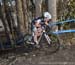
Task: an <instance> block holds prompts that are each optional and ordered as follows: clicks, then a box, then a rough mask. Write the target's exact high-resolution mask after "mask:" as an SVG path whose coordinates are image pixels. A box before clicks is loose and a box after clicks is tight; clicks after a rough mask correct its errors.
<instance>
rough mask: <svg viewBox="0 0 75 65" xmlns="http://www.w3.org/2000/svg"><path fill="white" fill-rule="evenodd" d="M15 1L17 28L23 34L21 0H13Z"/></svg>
mask: <svg viewBox="0 0 75 65" xmlns="http://www.w3.org/2000/svg"><path fill="white" fill-rule="evenodd" d="M15 1H16V10H17V20H18V28H19V29H20V32H21V33H22V34H23V35H24V34H25V25H24V16H23V10H22V1H21V0H15Z"/></svg>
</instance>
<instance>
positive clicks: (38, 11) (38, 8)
mask: <svg viewBox="0 0 75 65" xmlns="http://www.w3.org/2000/svg"><path fill="white" fill-rule="evenodd" d="M41 4H42V0H35V6H36V16H37V17H38V16H41V14H42V10H41V9H42V6H41Z"/></svg>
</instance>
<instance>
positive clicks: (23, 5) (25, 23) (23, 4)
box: [22, 0, 28, 33]
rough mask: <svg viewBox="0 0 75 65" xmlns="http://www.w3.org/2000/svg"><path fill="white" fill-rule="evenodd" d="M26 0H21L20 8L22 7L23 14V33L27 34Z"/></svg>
mask: <svg viewBox="0 0 75 65" xmlns="http://www.w3.org/2000/svg"><path fill="white" fill-rule="evenodd" d="M26 1H27V0H22V7H23V14H24V25H25V32H26V33H27V32H28V21H27V19H28V18H27V13H28V12H27V3H26Z"/></svg>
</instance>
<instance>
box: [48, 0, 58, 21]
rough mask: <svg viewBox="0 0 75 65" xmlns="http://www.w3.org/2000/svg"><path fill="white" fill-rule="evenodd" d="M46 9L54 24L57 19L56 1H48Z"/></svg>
mask: <svg viewBox="0 0 75 65" xmlns="http://www.w3.org/2000/svg"><path fill="white" fill-rule="evenodd" d="M48 9H49V12H50V13H51V15H52V20H53V22H56V19H57V9H56V0H48Z"/></svg>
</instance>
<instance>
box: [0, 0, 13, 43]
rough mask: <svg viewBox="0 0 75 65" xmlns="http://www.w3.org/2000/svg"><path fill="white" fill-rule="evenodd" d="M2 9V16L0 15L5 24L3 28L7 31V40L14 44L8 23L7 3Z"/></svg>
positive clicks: (0, 7)
mask: <svg viewBox="0 0 75 65" xmlns="http://www.w3.org/2000/svg"><path fill="white" fill-rule="evenodd" d="M0 9H1V15H0V18H1V20H2V23H3V26H4V30H5V34H6V40H7V41H9V43H12V40H11V39H12V38H11V35H10V32H9V29H8V28H9V26H8V23H7V21H6V14H5V1H3V5H2V6H0Z"/></svg>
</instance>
